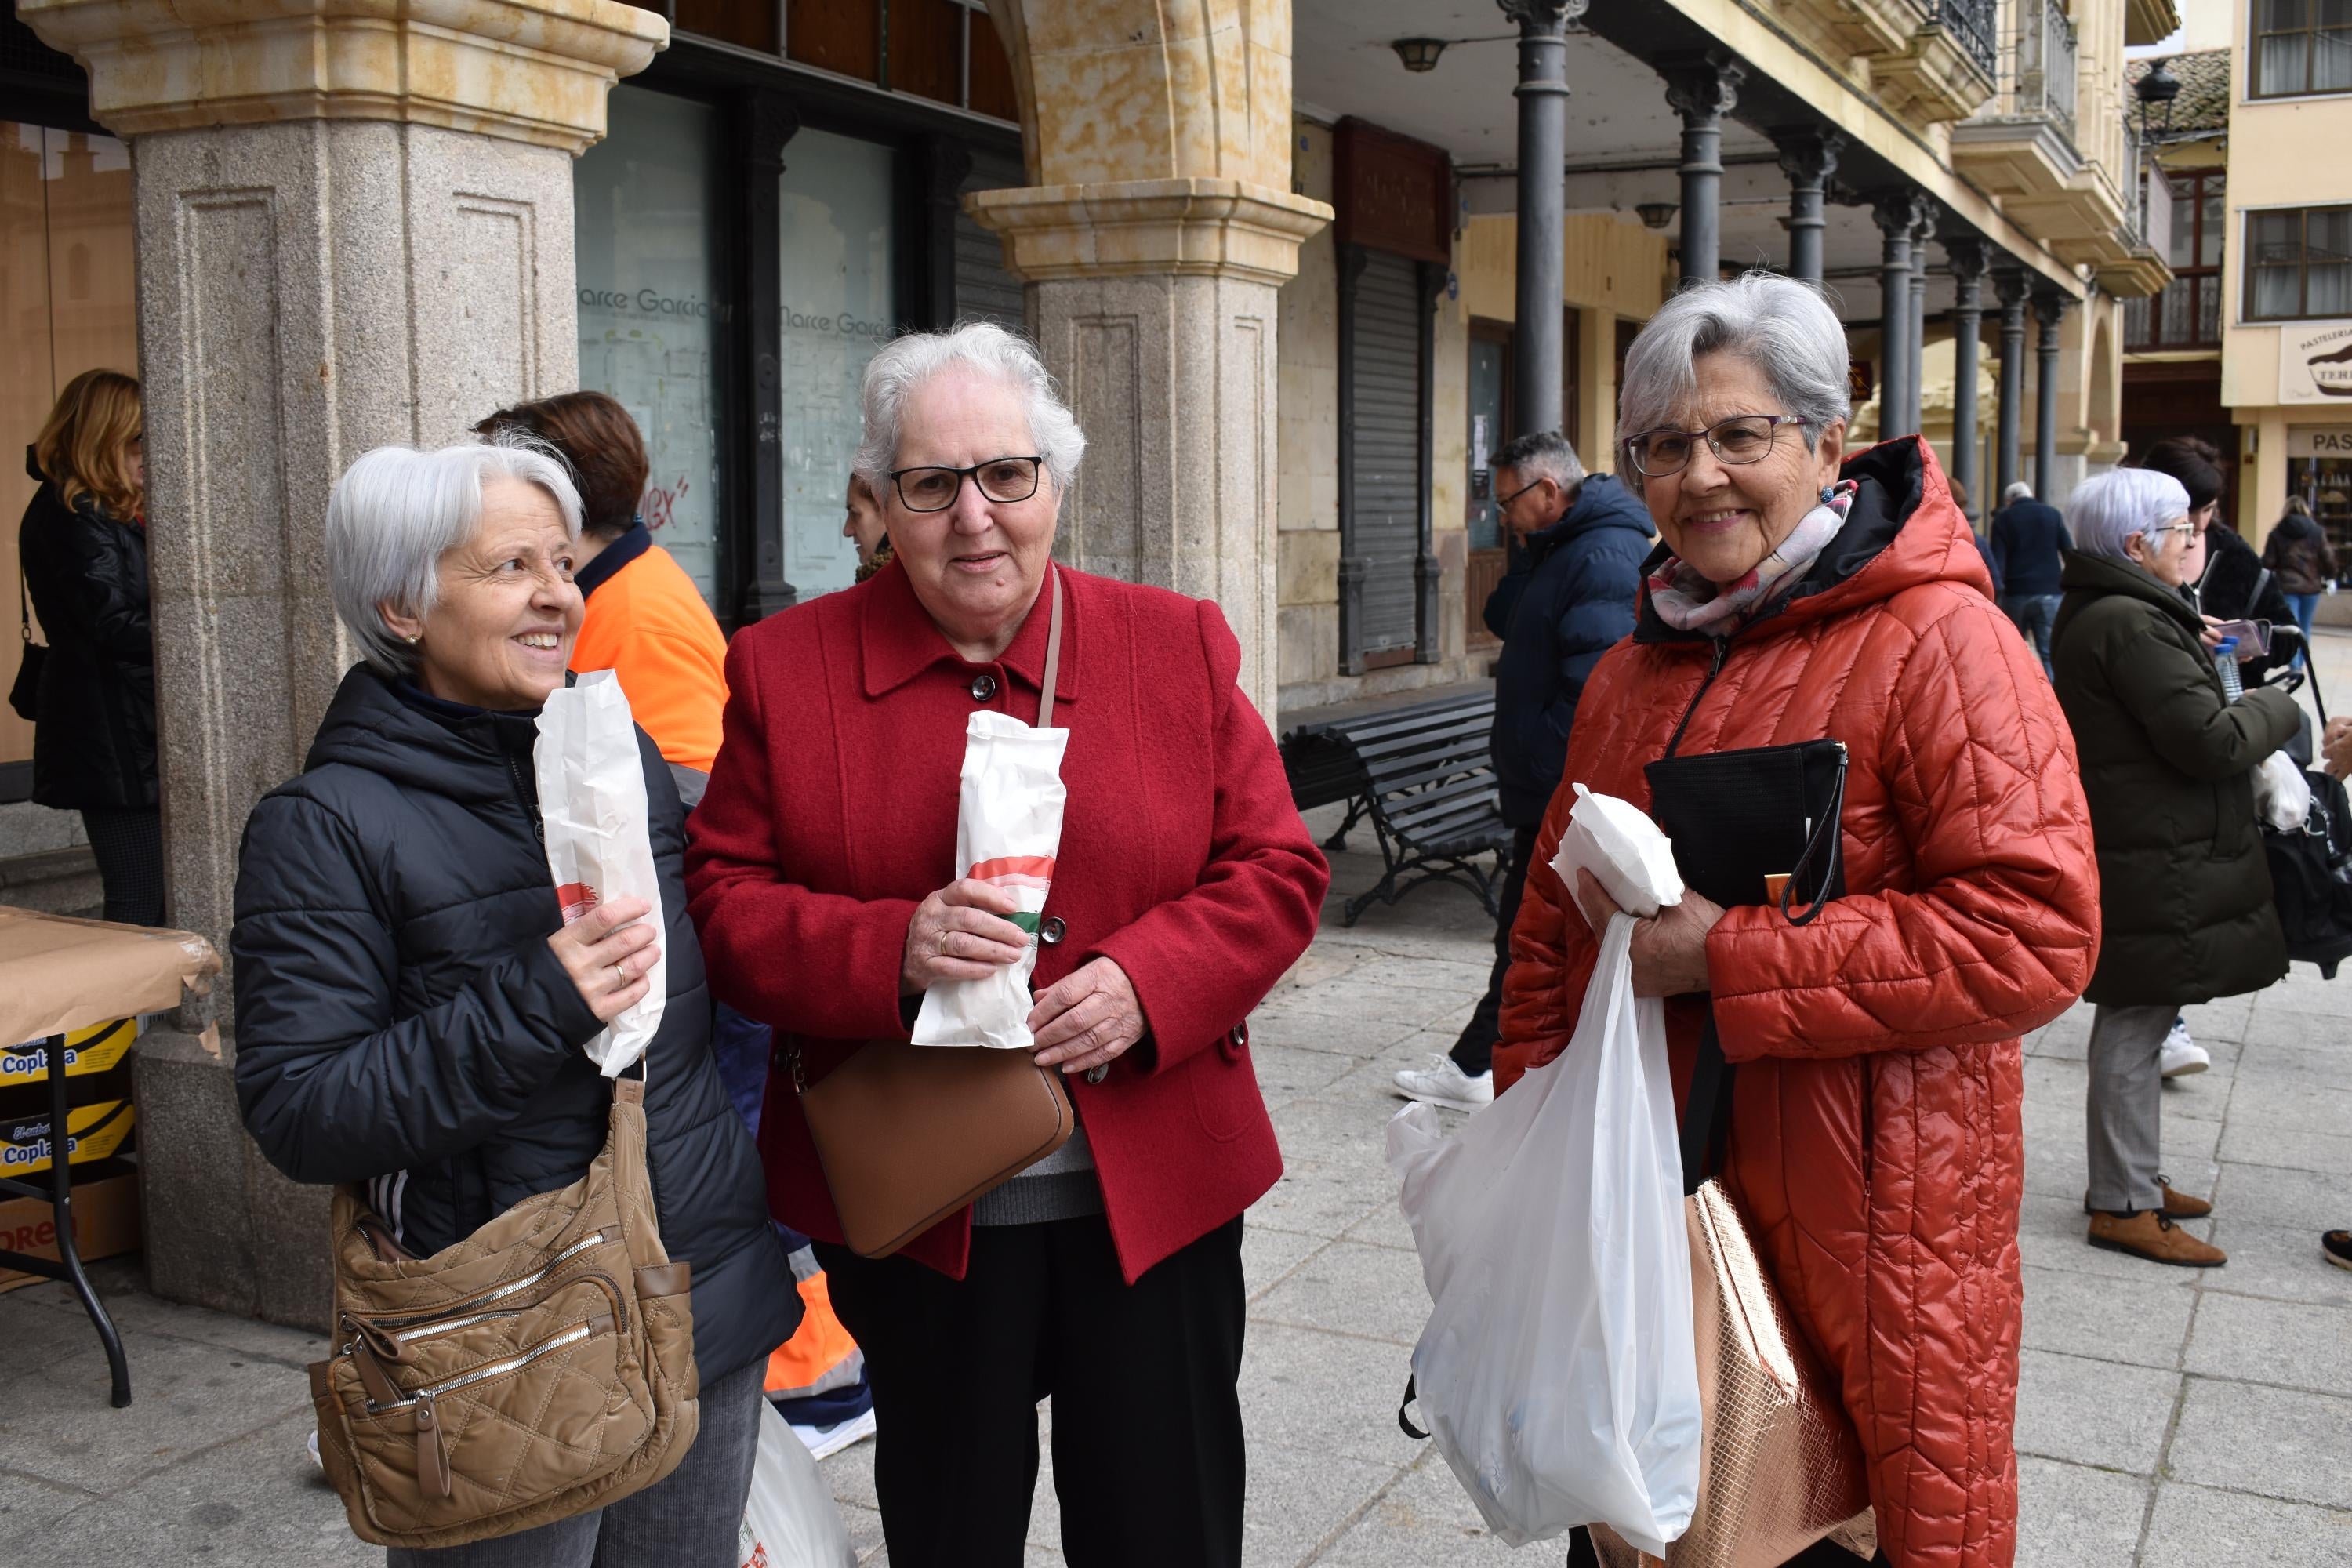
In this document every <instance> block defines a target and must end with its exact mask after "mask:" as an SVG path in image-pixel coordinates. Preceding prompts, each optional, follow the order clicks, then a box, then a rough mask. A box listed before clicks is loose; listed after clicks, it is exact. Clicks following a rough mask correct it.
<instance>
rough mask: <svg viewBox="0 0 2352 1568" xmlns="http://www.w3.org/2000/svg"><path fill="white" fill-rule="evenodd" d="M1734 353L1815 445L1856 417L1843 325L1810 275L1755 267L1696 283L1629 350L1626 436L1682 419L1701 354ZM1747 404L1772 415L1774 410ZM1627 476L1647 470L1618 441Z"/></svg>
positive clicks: (1624, 389)
mask: <svg viewBox="0 0 2352 1568" xmlns="http://www.w3.org/2000/svg"><path fill="white" fill-rule="evenodd" d="M1710 353H1734V354H1738V355H1739V356H1740V357H1741V358H1743V359H1745V360H1748V362H1749V363H1752V364H1754V365H1755V366H1756V368H1757V369H1758V370H1759V372H1761V373H1762V374H1763V376H1764V384H1766V385H1767V386H1769V387H1770V388H1771V389H1772V395H1773V396H1775V397H1777V398H1779V399H1780V401H1781V402H1782V403H1783V404H1785V405H1787V407H1786V410H1785V412H1787V413H1790V414H1793V415H1795V416H1797V418H1798V419H1799V421H1801V427H1802V428H1803V430H1804V432H1805V439H1806V441H1807V442H1808V443H1814V442H1818V441H1819V440H1820V439H1821V437H1822V432H1823V431H1824V430H1826V429H1828V428H1829V427H1830V426H1832V425H1835V424H1837V423H1839V422H1840V421H1842V420H1844V419H1847V418H1849V417H1851V416H1852V415H1853V399H1852V397H1851V396H1850V395H1849V394H1848V392H1847V390H1846V388H1847V382H1846V374H1847V367H1848V365H1849V364H1850V363H1851V359H1850V355H1849V353H1848V351H1847V348H1846V341H1845V328H1844V326H1843V325H1842V324H1841V323H1840V322H1839V321H1838V319H1837V312H1836V311H1834V310H1831V309H1830V305H1829V301H1828V300H1825V299H1823V298H1822V291H1821V289H1819V288H1818V287H1816V286H1815V285H1813V284H1811V283H1801V282H1799V281H1798V280H1797V279H1793V278H1783V277H1780V275H1779V274H1777V273H1771V272H1750V273H1748V275H1747V276H1745V277H1743V278H1738V279H1734V280H1733V281H1731V282H1728V283H1694V284H1692V285H1691V286H1689V287H1688V288H1686V289H1684V290H1683V291H1682V292H1681V293H1679V294H1676V295H1675V297H1674V298H1673V299H1671V300H1667V301H1666V302H1665V304H1664V305H1663V306H1661V307H1660V308H1659V310H1658V313H1657V314H1656V315H1654V316H1652V317H1651V318H1650V320H1649V321H1648V323H1647V324H1646V325H1644V326H1643V328H1642V331H1641V332H1640V334H1639V335H1638V336H1636V337H1635V338H1634V339H1633V346H1632V347H1631V348H1629V349H1627V350H1626V351H1625V375H1624V384H1623V385H1622V386H1621V387H1620V388H1619V390H1618V395H1617V428H1618V430H1619V432H1620V433H1621V437H1633V436H1638V435H1642V434H1643V433H1644V432H1647V431H1651V430H1655V429H1658V428H1660V427H1662V426H1665V425H1666V424H1668V423H1669V422H1670V421H1672V420H1673V419H1674V418H1675V417H1676V410H1678V409H1679V408H1681V407H1682V406H1683V405H1685V404H1686V403H1687V402H1688V401H1689V400H1690V395H1691V393H1692V391H1693V389H1694V388H1695V387H1696V385H1697V384H1698V369H1697V366H1698V361H1699V357H1700V356H1701V355H1703V354H1710ZM1747 412H1752V413H1757V414H1766V413H1769V412H1771V410H1769V409H1763V408H1759V409H1753V410H1748V411H1747ZM1617 467H1618V473H1619V475H1620V476H1621V477H1622V479H1624V480H1625V482H1626V483H1627V484H1628V485H1630V486H1632V487H1633V489H1635V490H1636V491H1639V490H1640V489H1641V488H1642V476H1641V474H1640V472H1639V471H1637V470H1636V469H1635V468H1634V467H1633V459H1632V458H1628V457H1627V456H1626V455H1625V448H1624V446H1623V444H1622V439H1621V441H1620V444H1619V446H1618V448H1617Z"/></svg>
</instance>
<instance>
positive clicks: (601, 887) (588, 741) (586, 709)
mask: <svg viewBox="0 0 2352 1568" xmlns="http://www.w3.org/2000/svg"><path fill="white" fill-rule="evenodd" d="M531 761H532V763H533V771H534V772H536V773H537V774H538V776H539V815H540V820H541V823H542V824H543V825H544V827H545V832H546V837H547V868H548V870H549V871H550V872H551V873H553V875H554V877H555V898H556V901H557V902H558V903H560V904H562V906H563V923H564V924H565V925H570V924H571V923H572V921H576V920H578V919H580V918H581V917H582V916H583V915H585V914H586V913H587V912H588V911H589V910H593V909H594V908H595V907H596V906H597V905H599V904H608V903H611V902H612V901H613V900H615V899H643V900H646V902H647V903H649V904H651V905H652V906H653V912H652V913H650V914H648V915H646V923H647V924H649V925H651V926H652V927H653V930H654V934H655V936H656V939H660V938H663V937H665V936H666V935H667V932H668V930H669V927H668V924H667V921H665V920H664V918H663V914H664V911H663V910H662V894H661V875H660V873H659V872H658V871H657V870H656V869H655V867H654V848H653V840H652V838H651V837H649V835H650V832H651V824H652V814H651V812H650V811H649V810H648V809H647V807H646V773H645V762H644V759H643V758H642V757H641V756H640V755H639V753H638V752H637V727H636V721H635V720H634V719H633V718H631V717H630V714H629V700H628V699H627V698H626V697H625V696H623V695H622V694H621V683H620V681H619V680H617V679H614V675H613V672H612V671H611V670H609V669H600V670H598V671H596V672H595V673H594V674H593V675H583V676H581V677H580V678H579V679H578V681H577V682H576V684H574V685H572V687H570V688H568V689H565V690H562V691H558V692H555V693H554V694H552V695H551V696H550V697H549V698H548V700H547V703H546V705H545V706H544V707H542V708H541V710H539V743H538V745H537V746H535V747H533V748H532V752H531ZM648 979H649V981H650V984H648V985H647V986H646V994H645V996H644V997H643V998H642V999H641V1000H639V1001H638V1002H637V1003H636V1004H635V1005H633V1006H631V1007H630V1008H629V1009H628V1010H627V1011H626V1012H625V1013H623V1014H622V1015H621V1016H619V1017H617V1018H615V1019H614V1020H613V1021H612V1023H611V1024H609V1025H607V1026H605V1028H604V1032H603V1033H601V1034H599V1035H598V1036H597V1037H595V1038H594V1039H593V1040H591V1041H589V1042H588V1059H589V1060H591V1061H593V1062H594V1063H595V1064H596V1066H597V1067H598V1068H601V1069H602V1070H603V1072H604V1076H605V1077H606V1078H618V1077H620V1076H621V1074H622V1073H623V1072H624V1071H625V1070H626V1068H628V1066H629V1064H630V1063H632V1062H634V1061H635V1060H636V1059H637V1058H639V1057H641V1056H643V1055H645V1054H646V1047H647V1046H650V1045H651V1044H653V1038H654V1031H655V1030H656V1029H658V1028H659V1027H661V1019H662V1007H663V1005H664V1004H665V1002H666V1001H667V997H668V994H669V955H668V953H667V952H663V954H662V955H661V956H660V957H659V958H656V960H655V961H654V966H653V969H652V970H651V971H650V972H649V974H648Z"/></svg>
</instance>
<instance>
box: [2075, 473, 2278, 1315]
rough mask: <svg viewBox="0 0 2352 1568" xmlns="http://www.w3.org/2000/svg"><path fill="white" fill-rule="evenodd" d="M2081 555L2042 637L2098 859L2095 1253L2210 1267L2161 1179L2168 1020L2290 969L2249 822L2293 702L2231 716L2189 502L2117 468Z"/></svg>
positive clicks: (2097, 488)
mask: <svg viewBox="0 0 2352 1568" xmlns="http://www.w3.org/2000/svg"><path fill="white" fill-rule="evenodd" d="M2067 514H2068V521H2069V523H2070V525H2071V526H2072V528H2073V531H2074V541H2075V546H2076V547H2075V549H2074V550H2072V551H2070V552H2067V554H2066V557H2065V565H2064V570H2063V574H2062V576H2061V578H2060V584H2061V586H2062V587H2063V589H2064V592H2065V599H2064V601H2063V603H2062V604H2061V605H2059V608H2058V620H2057V624H2056V626H2054V627H2053V630H2052V634H2051V655H2052V663H2053V667H2054V670H2055V682H2056V686H2057V690H2058V701H2059V703H2060V705H2061V706H2063V708H2064V709H2065V710H2066V719H2067V721H2068V722H2069V723H2070V724H2071V725H2073V727H2074V747H2075V751H2076V752H2077V754H2078V756H2079V758H2080V761H2081V764H2082V773H2083V792H2084V795H2087V796H2088V797H2089V799H2090V803H2091V828H2092V833H2093V836H2094V837H2095V839H2096V841H2097V845H2098V854H2099V882H2100V890H2099V911H2100V922H2101V926H2102V932H2101V942H2100V952H2099V966H2098V970H2097V972H2096V973H2095V974H2094V975H2093V976H2092V978H2091V985H2090V989H2089V990H2088V991H2086V992H2085V993H2084V995H2085V996H2086V997H2087V998H2088V999H2089V1000H2090V1001H2092V1002H2094V1003H2095V1004H2097V1005H2098V1012H2097V1015H2096V1016H2095V1019H2094V1021H2093V1023H2092V1026H2091V1047H2090V1080H2091V1081H2090V1095H2089V1102H2088V1107H2087V1110H2088V1121H2089V1131H2090V1165H2091V1184H2090V1191H2089V1192H2088V1194H2086V1195H2085V1198H2084V1202H2085V1205H2086V1206H2088V1208H2089V1209H2090V1210H2091V1225H2090V1240H2091V1244H2092V1245H2093V1246H2095V1247H2108V1248H2111V1249H2113V1250H2116V1251H2122V1252H2130V1253H2134V1254H2137V1255H2138V1256H2140V1257H2144V1258H2153V1259H2154V1260H2156V1261H2158V1262H2160V1263H2178V1264H2189V1265H2194V1266H2199V1267H2205V1268H2210V1267H2212V1266H2214V1265H2216V1264H2219V1263H2221V1262H2223V1261H2225V1259H2224V1258H2223V1256H2222V1254H2221V1250H2220V1248H2218V1247H2210V1246H2209V1245H2207V1244H2206V1243H2205V1242H2203V1241H2200V1240H2199V1239H2198V1238H2196V1237H2192V1236H2190V1235H2189V1234H2188V1233H2187V1232H2186V1231H2182V1230H2178V1229H2175V1228H2174V1227H2173V1225H2172V1222H2173V1221H2174V1220H2176V1219H2183V1218H2194V1217H2199V1216H2201V1215H2206V1214H2209V1213H2210V1212H2211V1205H2210V1204H2207V1203H2205V1202H2203V1201H2202V1200H2200V1199H2197V1198H2192V1197H2189V1196H2187V1195H2186V1194H2180V1193H2176V1192H2174V1191H2173V1190H2172V1189H2171V1188H2170V1187H2169V1186H2168V1185H2166V1184H2165V1183H2164V1180H2163V1178H2162V1177H2160V1176H2159V1175H2158V1174H2157V1158H2158V1147H2159V1145H2158V1112H2159V1110H2160V1105H2161V1095H2162V1090H2163V1079H2162V1078H2161V1077H2160V1076H2159V1072H2158V1058H2159V1054H2160V1052H2161V1049H2162V1047H2163V1044H2164V1037H2165V1033H2166V1031H2167V1030H2168V1029H2169V1028H2170V1027H2171V1025H2172V1020H2173V1017H2174V1016H2175V1014H2176V1013H2177V1012H2178V1011H2179V1008H2181V1007H2182V1006H2184V1005H2188V1004H2189V1003H2192V1002H2210V1001H2211V1000H2212V999H2213V998H2214V997H2216V996H2233V995H2237V994H2242V993H2244V992H2248V991H2258V990H2260V989H2262V988H2263V986H2265V985H2268V984H2271V983H2272V982H2273V981H2274V980H2276V979H2278V978H2279V977H2280V976H2281V975H2283V974H2284V973H2286V941H2285V938H2284V935H2282V934H2281V932H2280V930H2279V923H2278V913H2277V910H2275V908H2274V907H2273V904H2272V900H2271V879H2270V869H2269V867H2268V865H2267V864H2266V862H2265V861H2264V859H2263V841H2262V834H2261V831H2260V829H2259V828H2258V826H2256V818H2255V816H2254V793H2253V770H2254V767H2255V765H2256V764H2258V763H2261V761H2262V760H2263V758H2264V757H2266V756H2268V755H2270V754H2271V753H2272V752H2274V751H2276V750H2278V749H2279V747H2280V746H2282V745H2284V743H2285V742H2286V741H2287V740H2288V738H2289V737H2291V736H2292V735H2294V732H2295V731H2296V729H2297V727H2298V725H2299V723H2300V718H2299V710H2297V708H2296V707H2295V704H2294V700H2293V699H2291V698H2289V697H2288V696H2287V695H2286V694H2285V693H2284V692H2282V691H2270V690H2260V689H2258V690H2254V691H2250V692H2248V693H2246V695H2245V696H2244V697H2243V698H2242V699H2240V700H2238V701H2235V702H2231V701H2228V700H2226V699H2225V698H2224V697H2223V695H2222V690H2221V676H2220V674H2219V672H2218V671H2216V670H2215V668H2213V658H2212V654H2211V652H2210V650H2209V649H2208V648H2207V647H2205V645H2204V643H2203V641H2202V640H2201V636H2200V634H2201V633H2202V631H2203V629H2204V627H2203V623H2202V621H2201V619H2200V616H2198V614H2197V612H2196V610H2195V609H2193V608H2192V607H2191V606H2190V605H2189V601H2188V599H2187V598H2186V597H2184V596H2183V595H2182V594H2181V591H2180V585H2181V584H2182V583H2183V582H2184V581H2185V580H2186V577H2187V574H2188V570H2189V566H2190V565H2191V563H2192V562H2193V560H2194V558H2195V556H2196V555H2197V553H2198V550H2197V544H2198V540H2197V537H2196V535H2197V528H2196V524H2194V523H2193V522H2191V521H2189V492H2188V491H2187V490H2186V489H2182V488H2181V485H2180V481H2179V480H2178V479H2174V478H2172V477H2171V476H2170V475H2168V474H2160V473H2156V472H2153V471H2151V470H2148V469H2145V468H2122V469H2117V470H2116V471H2115V472H2113V473H2108V474H2102V475H2100V476H2098V477H2097V478H2096V479H2089V480H2086V481H2085V482H2084V484H2083V485H2082V486H2081V487H2080V488H2078V489H2076V490H2075V491H2074V497H2073V499H2072V500H2070V501H2069V502H2068V503H2067Z"/></svg>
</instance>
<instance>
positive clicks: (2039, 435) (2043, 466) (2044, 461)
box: [2033, 294, 2067, 504]
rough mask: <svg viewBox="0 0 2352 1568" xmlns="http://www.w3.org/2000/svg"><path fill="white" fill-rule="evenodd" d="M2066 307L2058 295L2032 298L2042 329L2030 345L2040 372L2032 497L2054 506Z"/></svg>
mask: <svg viewBox="0 0 2352 1568" xmlns="http://www.w3.org/2000/svg"><path fill="white" fill-rule="evenodd" d="M2066 304H2067V301H2066V299H2065V296H2063V295H2061V294H2036V295H2034V297H2033V317H2034V320H2035V321H2036V322H2037V323H2039V325H2040V326H2041V328H2042V331H2041V334H2040V336H2039V338H2038V339H2037V340H2036V342H2035V343H2034V345H2033V350H2034V357H2035V359H2036V360H2037V361H2039V362H2040V370H2041V374H2040V375H2039V376H2038V377H2037V378H2036V379H2035V383H2034V388H2033V494H2034V497H2035V499H2036V500H2044V501H2050V502H2052V503H2053V504H2055V501H2056V498H2055V497H2054V496H2053V495H2052V493H2051V491H2052V490H2053V489H2054V488H2055V487H2056V482H2057V479H2056V475H2057V463H2058V325H2059V323H2060V322H2061V321H2063V320H2065V316H2066Z"/></svg>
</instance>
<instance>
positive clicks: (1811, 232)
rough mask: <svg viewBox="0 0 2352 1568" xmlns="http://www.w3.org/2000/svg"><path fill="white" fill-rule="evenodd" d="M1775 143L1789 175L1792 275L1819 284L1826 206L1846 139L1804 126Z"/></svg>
mask: <svg viewBox="0 0 2352 1568" xmlns="http://www.w3.org/2000/svg"><path fill="white" fill-rule="evenodd" d="M1772 140H1773V142H1774V144H1775V145H1777V146H1778V147H1779V148H1780V172H1781V173H1782V174H1786V175H1788V176H1789V276H1790V277H1791V278H1797V279H1802V280H1804V281H1805V282H1807V283H1819V282H1820V281H1821V280H1822V232H1823V231H1824V230H1825V229H1827V228H1828V226H1829V220H1828V219H1827V218H1826V217H1824V216H1822V200H1823V193H1824V192H1825V191H1826V189H1827V187H1828V185H1829V182H1830V177H1831V176H1832V174H1836V173H1837V166H1838V154H1839V153H1842V152H1843V151H1844V150H1845V136H1844V134H1843V132H1836V131H1823V130H1820V129H1818V128H1816V127H1813V126H1804V127H1801V128H1800V129H1798V130H1794V131H1783V132H1779V133H1777V134H1776V135H1774V137H1773V138H1772Z"/></svg>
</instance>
